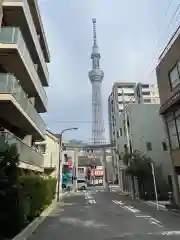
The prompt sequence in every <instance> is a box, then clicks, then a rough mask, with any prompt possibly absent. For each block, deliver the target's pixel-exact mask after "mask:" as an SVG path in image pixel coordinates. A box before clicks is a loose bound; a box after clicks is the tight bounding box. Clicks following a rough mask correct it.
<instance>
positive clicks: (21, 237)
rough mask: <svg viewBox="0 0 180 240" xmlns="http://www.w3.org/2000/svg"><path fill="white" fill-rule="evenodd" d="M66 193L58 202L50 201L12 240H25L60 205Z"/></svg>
mask: <svg viewBox="0 0 180 240" xmlns="http://www.w3.org/2000/svg"><path fill="white" fill-rule="evenodd" d="M67 194H68V192H65V193H62V194H61V195H60V202H57V201H56V199H54V200H53V201H52V204H51V205H50V206H49V207H47V208H46V209H45V210H44V211H43V212H42V213H41V215H40V216H39V217H37V218H35V219H34V220H33V221H32V222H31V223H30V224H29V225H28V226H27V227H26V228H24V229H23V230H22V231H21V232H20V233H19V234H18V235H16V236H15V237H14V238H13V239H12V240H25V239H27V238H28V237H29V236H31V235H32V233H33V232H34V231H35V230H36V229H37V228H38V227H39V225H40V224H41V223H42V222H43V221H44V220H45V219H46V218H47V217H48V216H49V214H51V212H52V211H53V209H54V208H55V207H56V206H57V205H60V204H61V201H62V200H63V199H64V198H65V197H66V195H67Z"/></svg>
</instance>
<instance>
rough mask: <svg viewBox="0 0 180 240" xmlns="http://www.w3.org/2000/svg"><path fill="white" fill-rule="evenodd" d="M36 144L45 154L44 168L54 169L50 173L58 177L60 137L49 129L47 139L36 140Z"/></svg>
mask: <svg viewBox="0 0 180 240" xmlns="http://www.w3.org/2000/svg"><path fill="white" fill-rule="evenodd" d="M36 146H37V148H38V151H39V152H40V153H42V154H43V156H44V168H45V169H53V170H52V172H49V173H50V174H49V175H50V176H52V177H57V169H58V162H59V152H60V145H59V139H58V138H57V137H56V136H54V135H53V134H52V133H50V132H49V131H46V134H45V140H44V141H42V142H36Z"/></svg>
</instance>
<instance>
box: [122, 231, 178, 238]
mask: <svg viewBox="0 0 180 240" xmlns="http://www.w3.org/2000/svg"><path fill="white" fill-rule="evenodd" d="M146 235H147V236H180V231H165V232H157V233H151V232H150V233H147V234H146ZM133 236H135V235H134V233H123V234H120V235H118V237H119V238H123V237H133Z"/></svg>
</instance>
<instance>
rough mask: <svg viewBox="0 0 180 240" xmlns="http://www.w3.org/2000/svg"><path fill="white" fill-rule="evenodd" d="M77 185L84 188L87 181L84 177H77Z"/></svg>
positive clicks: (81, 188)
mask: <svg viewBox="0 0 180 240" xmlns="http://www.w3.org/2000/svg"><path fill="white" fill-rule="evenodd" d="M77 187H78V189H79V190H86V189H87V181H86V180H85V179H78V180H77Z"/></svg>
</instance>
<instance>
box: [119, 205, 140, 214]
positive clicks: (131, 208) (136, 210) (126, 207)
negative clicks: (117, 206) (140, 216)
mask: <svg viewBox="0 0 180 240" xmlns="http://www.w3.org/2000/svg"><path fill="white" fill-rule="evenodd" d="M123 208H124V209H127V210H129V211H130V212H133V213H139V212H140V210H138V209H136V208H133V207H131V206H125V207H123Z"/></svg>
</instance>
